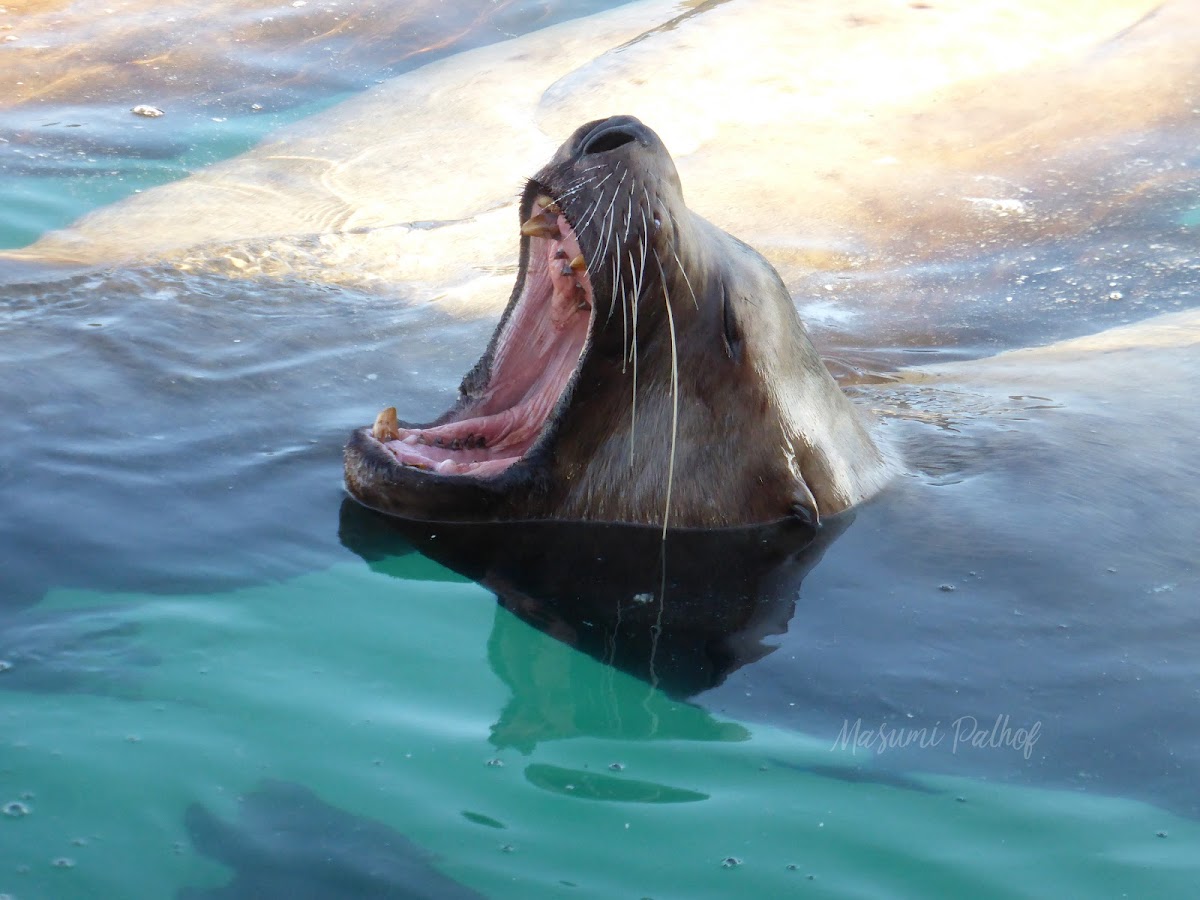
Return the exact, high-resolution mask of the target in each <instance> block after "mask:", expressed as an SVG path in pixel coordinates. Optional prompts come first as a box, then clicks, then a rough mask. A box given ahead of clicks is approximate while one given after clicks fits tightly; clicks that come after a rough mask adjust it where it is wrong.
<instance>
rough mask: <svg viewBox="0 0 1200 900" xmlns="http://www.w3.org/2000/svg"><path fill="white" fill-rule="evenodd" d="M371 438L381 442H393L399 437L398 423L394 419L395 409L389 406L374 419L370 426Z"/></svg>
mask: <svg viewBox="0 0 1200 900" xmlns="http://www.w3.org/2000/svg"><path fill="white" fill-rule="evenodd" d="M371 436H372V437H373V438H375V440H377V441H380V442H381V443H382V442H386V441H394V440H396V439H397V438H398V437H400V422H399V420H397V418H396V407H394V406H389V407H388V408H387V409H385V410H383V411H382V412H381V413H380V414H379V415H377V416H376V417H375V424H374V425H372V426H371Z"/></svg>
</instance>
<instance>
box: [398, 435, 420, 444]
mask: <svg viewBox="0 0 1200 900" xmlns="http://www.w3.org/2000/svg"><path fill="white" fill-rule="evenodd" d="M418 440H419V438H418V437H417V436H416V435H415V434H410V435H408V437H404V438H401V439H400V443H402V444H408V445H410V446H411V445H413V444H415V443H417V442H418Z"/></svg>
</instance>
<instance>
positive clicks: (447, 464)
mask: <svg viewBox="0 0 1200 900" xmlns="http://www.w3.org/2000/svg"><path fill="white" fill-rule="evenodd" d="M455 465H457V463H455V462H454V460H452V459H443V460H442V461H441V462H440V463H438V464H437V466H435V467H434V471H435V472H448V471H449V470H451V469H453V468H454V467H455Z"/></svg>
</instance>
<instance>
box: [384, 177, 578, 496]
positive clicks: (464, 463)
mask: <svg viewBox="0 0 1200 900" xmlns="http://www.w3.org/2000/svg"><path fill="white" fill-rule="evenodd" d="M521 233H522V235H525V236H526V237H528V239H529V250H528V257H527V260H528V262H527V264H526V267H525V273H524V278H523V279H521V280H520V281H519V283H520V284H521V294H520V297H519V298H518V300H517V303H516V305H515V306H514V307H513V308H512V311H511V313H510V314H509V315H508V316H507V317H506V320H505V321H503V322H502V323H501V326H500V332H499V334H498V336H497V337H496V338H495V340H494V343H493V346H492V359H491V365H490V367H489V370H488V371H487V373H486V377H487V382H486V384H485V385H483V386H482V388H480V389H477V390H474V391H471V392H470V393H469V394H468V396H467V397H465V398H464V401H463V402H462V403H461V405H460V406H459V407H458V408H456V409H454V410H452V411H451V412H449V413H447V414H446V415H445V416H443V417H442V419H440V420H439V421H438V422H437V423H436V424H434V425H431V426H428V427H425V428H406V427H403V426H401V425H400V424H399V421H398V419H397V417H396V409H395V407H389V408H388V409H385V410H384V411H383V412H381V413H380V414H379V416H378V417H377V418H376V419H375V424H374V426H373V427H372V429H371V434H372V436H373V437H374V438H375V439H376V440H377V441H379V442H380V443H382V444H383V446H384V448H385V449H386V450H387V452H388V453H390V454H391V455H392V456H393V457H395V459H396V460H397V461H398V462H399V463H401V464H402V465H405V466H409V467H412V468H415V469H422V470H428V471H432V472H436V473H438V474H439V475H472V476H477V477H492V476H495V475H498V474H499V473H501V472H503V471H504V470H506V469H508V468H509V467H511V466H512V465H513V464H515V463H516V462H517V461H518V460H520V459H521V458H522V457H523V456H524V455H525V454H526V453H527V452H528V451H529V449H530V448H531V447H533V445H534V444H535V443H536V442H537V440H538V438H539V436H540V435H541V434H542V432H543V431H544V430H545V426H546V422H547V420H548V419H549V418H550V415H551V413H552V412H553V410H554V408H555V407H556V406H557V404H558V402H559V400H560V398H561V397H562V395H563V393H564V392H565V391H566V389H567V386H568V385H569V384H570V382H571V377H572V375H573V374H574V372H575V370H576V368H577V366H578V364H579V361H580V358H581V357H582V354H583V351H584V347H585V345H586V344H587V338H588V333H589V331H590V328H591V321H592V318H593V308H594V303H593V297H592V283H591V279H590V278H589V277H588V272H587V263H586V261H585V260H584V257H583V252H582V250H581V249H580V246H579V241H578V239H577V237H576V235H575V230H574V228H572V227H571V224H570V223H569V222H568V221H567V218H566V216H565V215H564V214H563V212H562V210H561V209H560V208H559V207H558V205H557V204H556V203H554V201H553V200H552V199H551V198H550V197H549V196H548V195H547V194H544V193H543V194H538V195H537V196H536V197H535V199H534V201H533V205H532V216H531V218H530V219H529V220H528V221H526V222H525V223H524V224H523V225H522V226H521Z"/></svg>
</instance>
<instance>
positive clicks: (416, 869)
mask: <svg viewBox="0 0 1200 900" xmlns="http://www.w3.org/2000/svg"><path fill="white" fill-rule="evenodd" d="M184 824H185V826H186V828H187V832H188V836H189V837H190V838H191V841H192V844H193V845H194V846H195V847H196V849H197V850H198V851H200V852H201V853H203V854H204V855H205V856H208V857H210V858H211V859H213V860H216V861H218V862H221V863H223V864H225V865H226V866H228V867H229V868H231V869H232V870H233V872H234V875H233V879H232V881H230V882H229V883H228V884H227V885H225V886H223V887H218V888H212V889H207V890H206V889H199V888H185V889H184V890H182V891H180V892H179V894H178V895H177V896H178V898H179V900H250V898H253V900H318V898H330V897H389V898H396V900H419V898H428V900H434V898H437V900H441V898H446V900H472V898H476V900H482V897H483V895H482V894H478V893H476V892H475V891H473V890H471V889H470V888H468V887H464V886H463V885H461V884H458V883H457V882H455V881H453V880H451V879H450V878H447V877H446V876H445V875H443V874H442V873H441V872H439V871H438V870H437V869H435V868H434V867H433V866H432V865H430V863H429V860H428V855H427V854H426V853H424V852H423V851H422V850H421V849H420V848H419V847H417V846H416V845H415V844H413V843H412V842H411V841H409V840H408V839H407V838H406V837H404V836H403V835H402V834H399V833H398V832H396V831H393V830H392V829H391V828H389V827H387V826H386V825H384V824H383V823H381V822H374V821H371V820H370V819H365V818H362V817H359V816H352V815H350V814H349V813H346V812H344V811H342V810H340V809H337V808H336V807H333V806H330V805H329V804H327V803H325V802H324V801H323V800H321V798H320V797H318V796H317V795H316V794H314V793H313V792H312V791H309V790H308V789H306V788H304V787H301V786H300V785H297V784H289V783H287V782H281V781H266V782H263V783H262V784H261V785H259V787H258V788H257V789H256V790H255V791H253V792H251V793H250V794H248V795H246V797H245V798H244V800H243V802H242V804H241V810H240V815H239V817H238V821H237V822H233V823H230V822H225V821H222V820H221V819H219V818H217V817H216V816H214V815H213V814H212V813H211V812H209V811H208V810H207V809H205V808H204V807H203V806H200V805H193V806H192V807H190V808H189V809H188V811H187V813H186V815H185V817H184Z"/></svg>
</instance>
